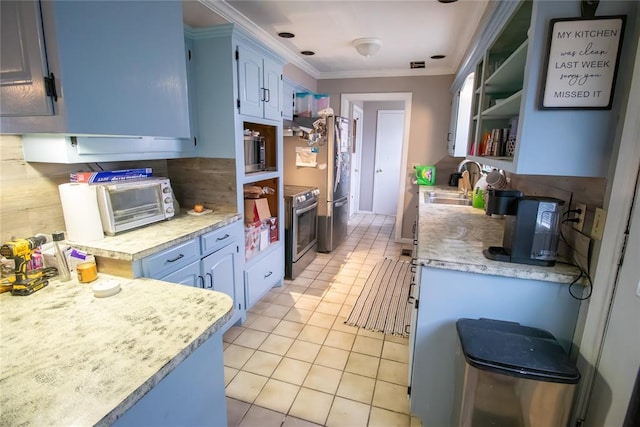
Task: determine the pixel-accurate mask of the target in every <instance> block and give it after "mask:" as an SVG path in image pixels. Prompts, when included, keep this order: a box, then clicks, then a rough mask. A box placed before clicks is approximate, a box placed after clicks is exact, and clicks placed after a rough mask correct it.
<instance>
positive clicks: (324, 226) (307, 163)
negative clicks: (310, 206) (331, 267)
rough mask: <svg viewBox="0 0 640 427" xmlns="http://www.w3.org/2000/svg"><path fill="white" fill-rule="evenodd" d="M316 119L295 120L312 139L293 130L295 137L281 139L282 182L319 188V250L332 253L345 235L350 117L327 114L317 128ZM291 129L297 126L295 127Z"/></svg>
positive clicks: (348, 178) (349, 159)
mask: <svg viewBox="0 0 640 427" xmlns="http://www.w3.org/2000/svg"><path fill="white" fill-rule="evenodd" d="M303 120H304V123H302V121H303ZM317 120H318V119H317V118H315V119H309V118H306V119H298V120H297V121H296V122H295V124H300V125H301V126H303V127H302V129H306V130H308V129H313V130H314V132H312V138H309V137H308V135H307V134H306V133H303V132H300V131H298V132H294V133H295V134H296V136H287V137H285V138H284V163H285V166H284V184H285V185H304V186H314V187H318V188H319V189H320V194H319V196H318V251H319V252H331V251H332V250H334V249H335V248H336V246H338V245H339V244H340V243H341V242H342V240H343V239H344V238H345V237H346V235H347V222H348V220H349V186H350V171H351V140H350V138H349V120H348V119H346V118H344V117H336V116H330V117H327V118H326V119H325V120H326V122H325V123H324V127H323V126H322V125H320V126H319V129H318V126H317V125H318V123H317V122H316V121H317ZM314 122H316V127H314V126H313V123H314ZM323 128H324V132H322V131H321V130H322V129H323ZM294 129H297V128H296V127H295V126H294ZM314 133H315V134H316V137H315V139H314V138H313V134H314ZM300 135H302V136H300Z"/></svg>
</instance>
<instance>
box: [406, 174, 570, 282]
mask: <svg viewBox="0 0 640 427" xmlns="http://www.w3.org/2000/svg"><path fill="white" fill-rule="evenodd" d="M433 189H441V190H447V191H451V187H442V188H438V187H427V186H420V194H419V198H420V202H419V207H418V211H419V222H418V233H419V235H418V248H417V260H418V263H419V264H421V265H425V266H428V267H434V268H443V269H448V270H458V271H466V272H470V273H480V274H489V275H495V276H506V277H516V278H519V279H532V280H543V281H547V282H557V283H571V282H572V281H573V280H574V279H575V278H576V277H577V276H578V275H579V271H578V269H577V268H575V267H572V266H569V265H565V264H559V263H556V265H555V266H553V267H541V266H535V265H527V264H514V263H509V262H500V261H493V260H489V259H487V258H485V256H484V255H483V254H482V251H483V249H486V248H488V247H489V246H502V235H503V232H504V220H503V219H498V218H491V217H489V216H487V215H485V213H484V210H482V209H476V208H473V207H471V206H452V205H440V204H429V203H426V202H425V198H424V197H425V193H427V192H428V191H431V190H433Z"/></svg>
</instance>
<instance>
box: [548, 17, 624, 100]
mask: <svg viewBox="0 0 640 427" xmlns="http://www.w3.org/2000/svg"><path fill="white" fill-rule="evenodd" d="M624 21H625V17H624V16H610V17H601V18H594V19H580V18H577V19H575V18H571V19H554V20H552V21H551V23H550V34H549V55H548V57H547V66H546V69H545V71H546V74H545V79H544V80H543V82H544V90H543V92H542V96H541V105H540V107H541V108H543V109H545V108H574V109H582V108H592V109H609V108H611V103H612V100H613V88H614V85H615V79H616V72H617V68H618V57H619V54H620V48H621V47H622V34H623V32H624Z"/></svg>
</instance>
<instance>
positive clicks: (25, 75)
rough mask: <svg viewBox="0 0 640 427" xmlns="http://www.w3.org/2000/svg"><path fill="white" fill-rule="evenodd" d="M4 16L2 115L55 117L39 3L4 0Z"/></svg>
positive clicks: (0, 56) (1, 13)
mask: <svg viewBox="0 0 640 427" xmlns="http://www.w3.org/2000/svg"><path fill="white" fill-rule="evenodd" d="M0 16H1V18H2V26H1V29H2V33H1V39H2V46H1V48H0V83H1V84H0V115H2V116H47V115H52V114H53V104H52V99H51V97H49V96H47V94H46V90H45V83H44V77H45V76H46V75H47V74H48V71H47V62H46V57H45V51H44V39H43V36H42V20H41V18H40V6H39V5H38V2H35V1H2V2H0Z"/></svg>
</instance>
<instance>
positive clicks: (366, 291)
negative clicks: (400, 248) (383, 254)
mask: <svg viewBox="0 0 640 427" xmlns="http://www.w3.org/2000/svg"><path fill="white" fill-rule="evenodd" d="M410 285H411V264H410V263H409V262H408V261H398V260H393V259H388V258H385V259H383V260H382V261H380V262H379V263H377V264H376V265H375V267H374V268H373V271H372V272H371V274H370V275H369V278H368V279H367V281H366V282H365V284H364V286H363V288H362V291H361V292H360V295H359V296H358V299H357V300H356V303H355V305H354V306H353V309H352V310H351V313H350V314H349V317H348V318H347V320H346V321H345V324H347V325H350V326H358V327H361V328H365V329H368V330H371V331H376V332H382V333H385V334H393V335H402V336H408V330H409V328H408V325H409V324H410V323H411V309H412V307H413V306H412V305H411V304H409V303H408V302H407V299H408V297H409V288H410Z"/></svg>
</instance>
